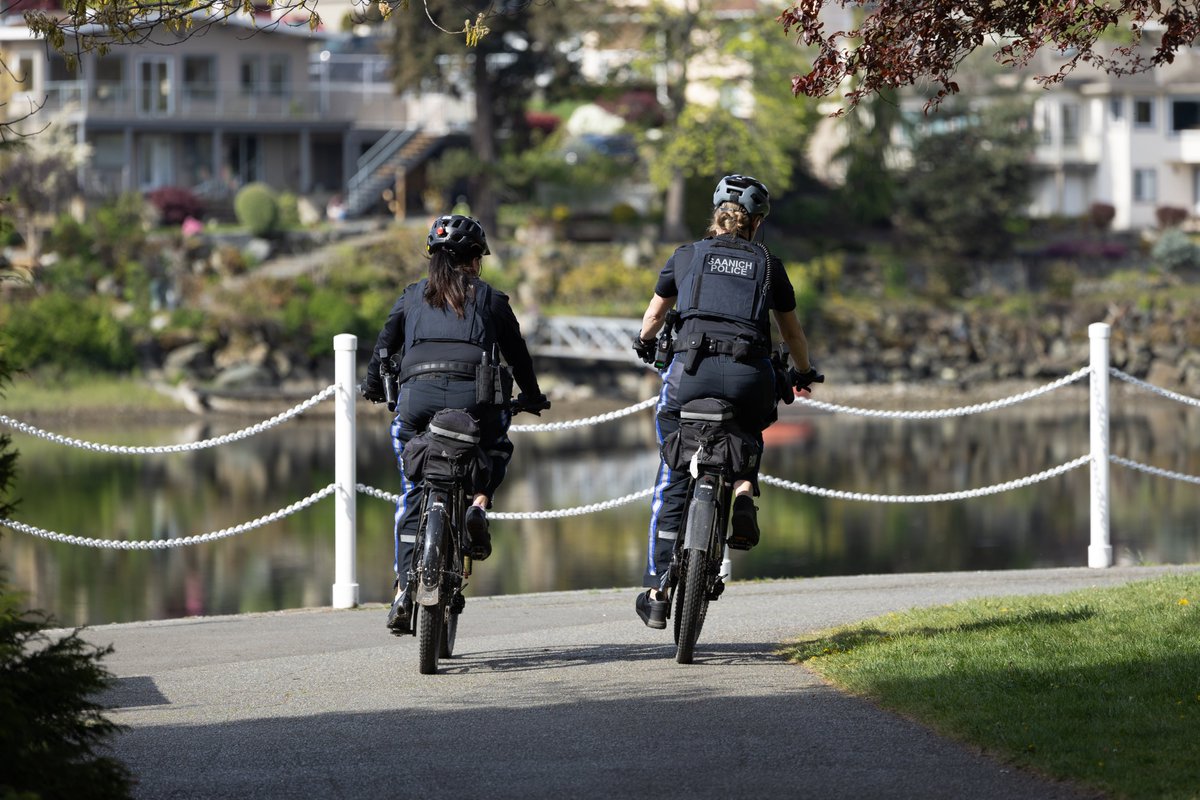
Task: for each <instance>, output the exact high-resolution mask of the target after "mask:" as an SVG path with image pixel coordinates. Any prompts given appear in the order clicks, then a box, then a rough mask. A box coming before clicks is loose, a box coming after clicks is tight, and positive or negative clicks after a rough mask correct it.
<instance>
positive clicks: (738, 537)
mask: <svg viewBox="0 0 1200 800" xmlns="http://www.w3.org/2000/svg"><path fill="white" fill-rule="evenodd" d="M731 517H732V519H730V522H729V527H730V528H732V533H731V535H730V537H729V540H728V541H727V542H726V544H728V545H729V547H730V548H732V549H733V550H749V549H750V548H751V547H754V545H756V544H758V536H759V533H758V509H757V508H755V506H754V498H752V497H751V496H750V495H748V494H739V495H738V496H737V497H735V498H734V499H733V514H732V515H731Z"/></svg>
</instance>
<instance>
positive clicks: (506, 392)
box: [475, 352, 513, 406]
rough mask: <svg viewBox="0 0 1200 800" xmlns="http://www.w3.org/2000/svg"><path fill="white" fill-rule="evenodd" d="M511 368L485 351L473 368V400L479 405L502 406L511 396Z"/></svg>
mask: <svg viewBox="0 0 1200 800" xmlns="http://www.w3.org/2000/svg"><path fill="white" fill-rule="evenodd" d="M512 386H513V377H512V370H511V369H510V368H509V367H507V366H505V365H504V364H501V363H498V362H495V361H493V360H492V359H491V357H490V356H489V355H488V354H487V353H486V352H485V353H484V354H483V358H481V359H480V361H479V366H478V367H476V368H475V402H476V403H478V404H479V405H492V406H502V405H504V404H506V403H507V402H508V399H509V398H510V397H511V396H512Z"/></svg>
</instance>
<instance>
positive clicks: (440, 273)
mask: <svg viewBox="0 0 1200 800" xmlns="http://www.w3.org/2000/svg"><path fill="white" fill-rule="evenodd" d="M464 266H465V265H463V264H460V263H459V262H458V261H457V260H456V258H455V257H454V256H453V255H452V254H451V253H450V250H449V249H448V248H444V247H443V248H439V249H438V250H435V251H434V252H433V255H431V256H430V257H429V283H428V284H426V286H425V302H426V303H428V304H429V306H430V307H431V308H440V309H445V308H449V309H451V310H452V311H454V313H455V314H456V315H457V316H458V318H459V319H462V318H463V317H465V316H466V308H467V293H468V292H470V290H471V273H469V272H467V271H466V270H465V269H464Z"/></svg>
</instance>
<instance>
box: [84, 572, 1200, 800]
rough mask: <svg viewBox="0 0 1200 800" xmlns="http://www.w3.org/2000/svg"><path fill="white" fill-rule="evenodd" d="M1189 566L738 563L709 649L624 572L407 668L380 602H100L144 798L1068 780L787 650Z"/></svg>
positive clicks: (131, 759)
mask: <svg viewBox="0 0 1200 800" xmlns="http://www.w3.org/2000/svg"><path fill="white" fill-rule="evenodd" d="M1182 570H1200V567H1167V568H1135V567H1127V568H1114V569H1108V570H1089V569H1086V568H1078V569H1053V570H1022V571H1005V572H971V573H964V572H958V573H939V574H916V575H884V576H861V577H850V578H818V579H809V580H796V581H779V582H761V583H734V584H733V585H731V586H730V587H729V589H728V590H727V591H726V592H725V595H724V597H722V598H721V600H720V602H719V603H717V604H715V605H714V606H713V607H712V608H711V610H710V615H709V620H708V622H707V623H706V625H705V629H704V632H703V635H702V637H701V641H700V643H699V645H698V646H697V655H696V663H695V664H692V665H689V666H680V665H678V664H676V663H675V661H674V648H673V646H672V645H671V635H670V631H669V630H668V631H651V630H649V629H647V628H645V627H643V626H642V624H641V623H640V622H639V621H638V620H637V618H636V617H635V616H634V613H633V597H634V594H635V590H634V589H621V590H606V591H584V592H566V593H559V594H540V595H511V596H504V597H492V598H472V599H470V600H468V603H467V609H466V613H465V615H464V616H463V619H462V622H461V624H460V626H459V633H458V645H457V652H456V655H455V657H454V658H453V659H451V660H450V661H448V662H446V661H443V662H442V663H443V669H442V671H441V672H440V673H439V674H438V675H433V676H422V675H420V674H418V672H417V648H416V640H415V639H414V638H412V637H408V638H401V639H397V638H395V637H392V636H390V635H389V634H388V633H387V632H386V631H385V629H384V626H383V622H384V616H385V613H384V610H383V608H382V607H381V606H379V605H373V606H368V607H365V608H361V609H354V610H349V611H333V610H329V609H312V610H302V611H286V612H279V613H273V614H251V615H245V616H234V617H209V618H193V619H186V620H171V621H162V622H149V623H135V624H126V625H108V626H99V627H95V628H91V629H88V631H87V632H86V634H85V635H86V636H87V637H88V638H89V639H90V640H92V641H94V642H96V643H100V644H108V643H111V644H113V645H114V647H115V648H116V650H115V652H114V653H113V654H112V655H111V656H109V657H108V659H107V660H106V664H107V665H108V667H109V668H110V669H111V670H112V671H113V672H114V674H115V675H117V676H118V679H119V680H118V685H117V686H116V687H115V688H114V689H113V690H112V692H111V693H110V694H109V695H108V696H107V698H106V702H107V703H108V704H109V705H110V706H111V707H112V708H113V711H112V712H111V714H112V718H113V719H114V720H115V721H117V722H119V723H122V724H124V725H127V726H129V728H130V730H129V731H128V732H127V733H125V734H123V735H121V736H120V737H118V738H117V739H116V741H115V748H116V751H117V754H118V755H119V756H120V757H121V758H122V759H124V760H125V761H126V763H128V764H129V765H130V766H132V767H133V769H134V770H135V771H136V772H137V774H138V775H139V776H140V780H141V783H140V787H139V790H138V795H139V796H140V797H145V798H161V797H196V798H200V797H203V798H240V797H246V798H250V797H253V798H289V799H291V800H295V799H296V798H310V797H319V798H366V797H379V798H388V797H404V798H418V799H421V798H535V797H556V798H559V797H561V798H572V799H574V798H606V800H607V799H609V798H624V797H630V798H647V800H650V798H675V797H680V798H684V797H686V798H710V797H711V798H723V799H725V798H741V797H754V798H763V797H818V798H856V800H857V799H861V798H922V800H925V799H926V798H955V799H957V798H967V797H969V798H974V799H975V800H995V799H998V798H1014V800H1017V799H1019V800H1042V799H1049V798H1078V797H1080V796H1082V795H1080V794H1078V793H1076V792H1075V791H1074V790H1073V789H1072V788H1071V787H1070V786H1066V785H1063V784H1061V783H1055V782H1051V781H1047V780H1044V779H1040V778H1037V777H1034V776H1031V775H1028V774H1025V773H1022V772H1018V771H1016V770H1014V769H1012V768H1010V767H1007V766H1005V765H1003V764H1000V763H998V762H996V761H993V760H991V759H989V758H987V757H985V756H983V755H981V754H980V753H978V752H976V751H974V750H972V749H971V748H968V747H964V746H961V745H958V744H954V743H951V742H947V741H945V740H943V739H941V738H939V737H937V736H935V735H933V734H931V733H929V732H928V731H926V730H925V729H923V728H922V727H920V726H918V725H916V724H913V723H912V722H909V721H907V720H905V719H901V718H899V717H896V716H894V715H892V714H889V713H885V712H882V711H880V710H878V709H876V708H875V707H873V706H871V705H870V704H868V703H866V702H863V701H860V700H857V699H854V698H850V697H846V696H844V695H842V694H840V693H839V692H837V691H834V690H833V689H831V688H830V687H828V686H826V685H825V684H823V683H822V682H821V681H820V680H819V679H818V678H817V677H816V676H815V675H813V674H812V673H811V672H809V671H808V670H807V669H805V668H804V667H801V666H795V665H792V664H788V663H786V662H784V661H783V660H781V659H780V658H779V657H777V656H776V655H775V653H774V651H775V648H776V646H777V644H778V643H779V642H781V641H783V640H786V639H788V638H790V637H793V636H796V635H800V634H803V633H805V632H809V631H814V630H817V629H820V628H823V627H826V626H830V625H835V624H838V623H844V622H849V621H853V620H858V619H863V618H866V617H870V616H874V615H878V614H882V613H886V612H888V611H897V610H904V609H908V608H912V607H914V606H928V605H935V604H939V603H946V602H952V601H955V600H960V599H963V598H968V597H975V596H981V595H993V596H995V595H1007V594H1034V593H1043V592H1061V591H1068V590H1072V589H1076V588H1082V587H1088V586H1100V585H1111V584H1116V583H1122V582H1125V581H1129V580H1136V579H1143V578H1149V577H1153V576H1155V575H1158V574H1161V573H1163V572H1167V571H1182Z"/></svg>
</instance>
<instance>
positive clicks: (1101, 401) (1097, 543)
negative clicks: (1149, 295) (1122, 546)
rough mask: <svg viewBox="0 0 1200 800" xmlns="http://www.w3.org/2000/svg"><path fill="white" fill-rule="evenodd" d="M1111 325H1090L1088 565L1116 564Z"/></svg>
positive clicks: (1108, 565)
mask: <svg viewBox="0 0 1200 800" xmlns="http://www.w3.org/2000/svg"><path fill="white" fill-rule="evenodd" d="M1110 331H1111V328H1110V326H1109V325H1108V324H1107V323H1104V322H1093V323H1092V324H1091V325H1089V326H1088V339H1089V342H1090V348H1089V349H1090V355H1091V358H1090V361H1091V404H1090V405H1091V417H1090V422H1089V425H1088V427H1089V430H1090V432H1091V456H1092V461H1091V472H1092V484H1091V486H1092V490H1091V498H1092V510H1091V529H1092V538H1091V544H1089V545H1088V566H1089V567H1096V568H1103V567H1111V566H1112V563H1113V561H1112V545H1111V544H1110V543H1109V530H1108V362H1109V353H1108V340H1109V334H1110Z"/></svg>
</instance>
